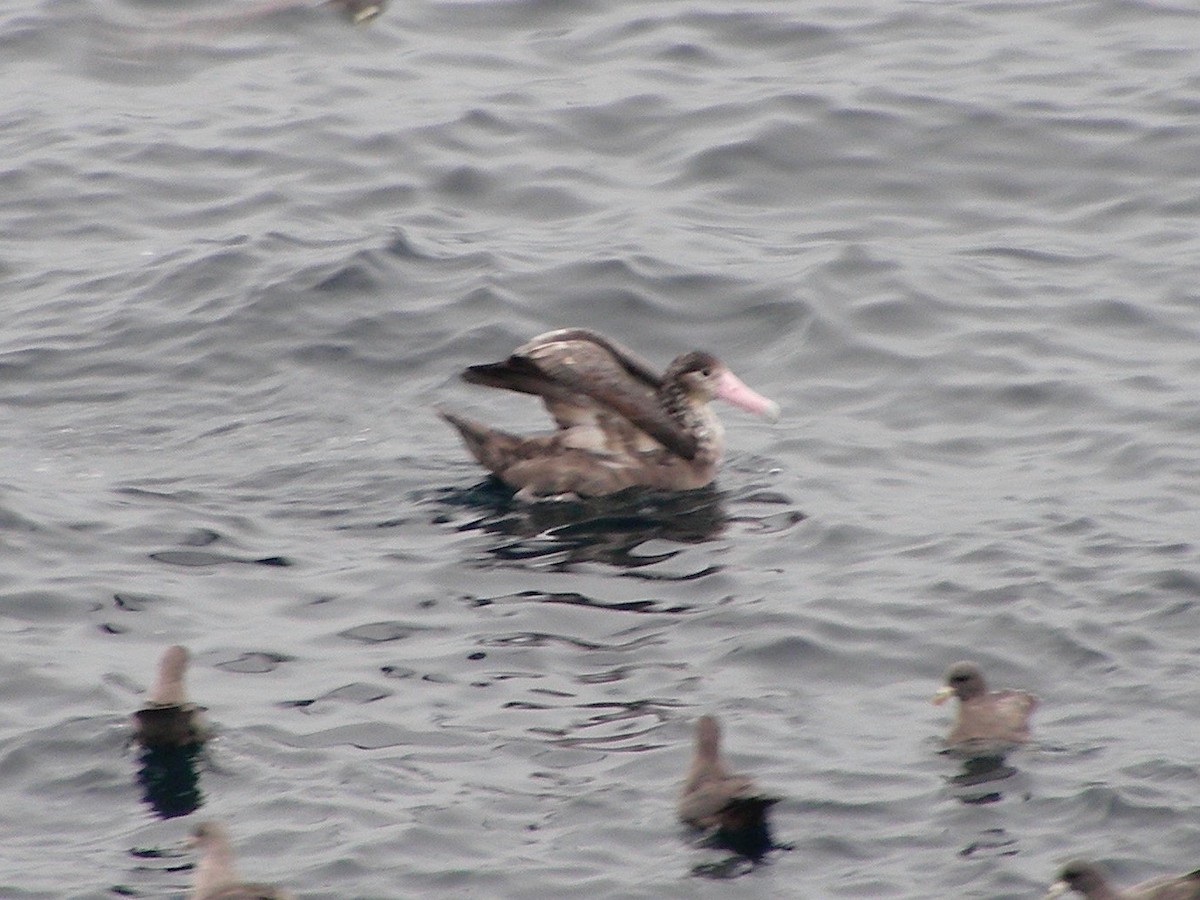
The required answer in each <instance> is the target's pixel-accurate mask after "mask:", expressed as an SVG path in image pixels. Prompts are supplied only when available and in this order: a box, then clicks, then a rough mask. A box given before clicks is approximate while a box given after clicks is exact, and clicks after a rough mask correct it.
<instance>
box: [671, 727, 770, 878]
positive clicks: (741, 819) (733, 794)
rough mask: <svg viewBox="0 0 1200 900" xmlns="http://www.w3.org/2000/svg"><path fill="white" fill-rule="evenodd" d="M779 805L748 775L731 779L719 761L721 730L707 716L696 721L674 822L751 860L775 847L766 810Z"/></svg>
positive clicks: (730, 775)
mask: <svg viewBox="0 0 1200 900" xmlns="http://www.w3.org/2000/svg"><path fill="white" fill-rule="evenodd" d="M778 802H779V798H778V797H770V796H767V795H766V794H764V793H763V792H762V791H761V790H759V788H758V785H756V784H755V783H754V779H752V778H750V777H749V776H748V775H734V774H731V773H730V771H729V767H728V766H727V765H726V764H725V761H724V760H723V759H721V728H720V726H719V725H718V724H717V720H716V719H715V718H714V717H712V716H701V717H700V718H699V719H698V720H697V722H696V749H695V755H694V756H693V757H692V762H691V765H690V766H689V768H688V773H687V777H686V778H685V779H684V782H683V790H682V791H681V793H680V795H679V818H680V819H682V820H683V821H684V822H686V823H687V824H688V825H691V826H693V827H695V828H703V829H712V830H713V832H714V837H715V842H716V843H717V844H718V845H719V846H722V847H725V848H726V849H728V850H733V851H734V852H736V853H739V854H741V855H742V856H745V857H748V858H750V859H755V860H757V859H761V858H762V857H763V856H764V855H765V854H766V852H767V851H768V850H770V849H772V848H773V847H774V846H775V843H774V841H773V840H772V838H771V832H770V827H769V825H768V823H767V810H768V809H770V808H771V807H772V806H774V805H775V804H776V803H778Z"/></svg>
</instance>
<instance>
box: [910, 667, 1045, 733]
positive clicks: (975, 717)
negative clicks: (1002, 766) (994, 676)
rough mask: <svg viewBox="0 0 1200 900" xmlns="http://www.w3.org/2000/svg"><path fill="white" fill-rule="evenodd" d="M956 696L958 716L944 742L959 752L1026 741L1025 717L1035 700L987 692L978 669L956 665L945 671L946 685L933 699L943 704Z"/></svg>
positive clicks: (1021, 694) (1008, 692)
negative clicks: (958, 749) (959, 750)
mask: <svg viewBox="0 0 1200 900" xmlns="http://www.w3.org/2000/svg"><path fill="white" fill-rule="evenodd" d="M951 697H958V701H959V702H958V714H957V716H956V717H955V720H954V726H953V727H952V728H951V729H950V733H949V734H948V735H947V736H946V743H947V744H949V745H951V746H952V747H958V748H963V749H980V750H999V749H1003V748H1004V747H1005V746H1006V745H1012V744H1021V743H1024V742H1025V741H1028V740H1029V717H1030V716H1031V715H1033V711H1034V709H1036V708H1037V704H1038V698H1037V697H1035V696H1034V695H1033V694H1029V693H1026V692H1025V691H1014V690H1004V691H989V690H988V686H987V682H986V681H984V678H983V672H981V671H980V669H979V666H977V665H975V664H974V663H971V662H957V663H955V664H954V665H952V666H951V667H950V668H949V670H948V671H947V672H946V685H945V687H943V688H942V689H941V690H939V691H938V692H937V693H936V694H934V696H933V702H934V703H937V704H941V703H944V702H945V701H946V700H949V699H950V698H951Z"/></svg>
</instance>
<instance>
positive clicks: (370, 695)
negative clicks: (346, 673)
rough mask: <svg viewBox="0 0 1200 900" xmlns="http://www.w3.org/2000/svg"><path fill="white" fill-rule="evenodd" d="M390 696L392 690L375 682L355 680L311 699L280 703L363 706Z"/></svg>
mask: <svg viewBox="0 0 1200 900" xmlns="http://www.w3.org/2000/svg"><path fill="white" fill-rule="evenodd" d="M390 696H392V692H391V691H389V690H385V689H383V688H379V687H376V686H375V685H373V684H365V683H363V682H354V683H353V684H344V685H342V686H341V687H338V688H334V689H333V690H332V691H328V692H327V693H324V694H322V695H321V696H319V697H313V698H311V699H309V700H285V701H284V702H282V703H280V704H279V705H280V706H282V707H285V708H291V709H307V708H309V707H311V706H316V705H318V704H324V703H346V704H352V705H358V706H362V705H366V704H368V703H374V702H376V701H377V700H383V699H385V698H387V697H390Z"/></svg>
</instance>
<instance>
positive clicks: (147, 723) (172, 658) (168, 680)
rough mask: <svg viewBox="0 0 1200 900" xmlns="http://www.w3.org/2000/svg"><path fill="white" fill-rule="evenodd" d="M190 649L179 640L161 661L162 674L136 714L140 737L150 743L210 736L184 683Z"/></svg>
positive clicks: (180, 744)
mask: <svg viewBox="0 0 1200 900" xmlns="http://www.w3.org/2000/svg"><path fill="white" fill-rule="evenodd" d="M187 664H188V652H187V649H186V648H184V647H180V646H179V645H178V644H176V645H175V646H173V647H168V648H167V649H166V650H165V651H164V652H163V655H162V659H160V660H159V663H158V677H157V679H155V682H154V687H153V689H151V691H150V699H149V700H147V701H146V705H145V706H143V707H142V708H141V709H139V710H138V711H137V712H135V713H134V714H133V724H134V732H135V737H136V738H137V740H138V741H139V742H140V743H141V744H142V745H143V746H146V747H184V746H187V745H189V744H199V743H202V742H203V741H204V740H205V739H206V738H207V737H208V730H207V728H206V726H205V724H204V722H203V718H202V716H201V713H200V708H199V707H198V706H196V705H195V704H194V703H189V702H188V699H187V691H186V690H185V688H184V686H183V676H184V673H185V672H186V671H187Z"/></svg>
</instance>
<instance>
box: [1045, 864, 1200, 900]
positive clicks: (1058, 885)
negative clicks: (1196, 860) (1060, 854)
mask: <svg viewBox="0 0 1200 900" xmlns="http://www.w3.org/2000/svg"><path fill="white" fill-rule="evenodd" d="M1071 891H1075V892H1077V893H1079V894H1082V895H1083V896H1084V897H1086V898H1087V900H1200V869H1197V870H1196V871H1194V872H1188V873H1187V874H1186V875H1164V876H1162V877H1159V878H1152V879H1150V880H1149V881H1143V882H1142V883H1141V884H1135V885H1134V886H1133V887H1128V888H1125V889H1124V890H1118V889H1117V888H1114V887H1113V886H1112V885H1110V884H1109V883H1108V876H1107V875H1106V874H1105V872H1104V870H1103V869H1102V868H1100V866H1098V865H1096V864H1095V863H1093V862H1087V861H1086V860H1081V859H1077V860H1074V861H1072V862H1069V863H1067V864H1066V865H1065V866H1063V867H1062V868H1061V869H1060V870H1059V873H1058V881H1056V882H1055V883H1054V884H1053V885H1051V887H1050V891H1049V892H1048V893H1047V894H1046V898H1045V900H1050V898H1052V897H1062V896H1064V895H1066V894H1069V893H1070V892H1071Z"/></svg>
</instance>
